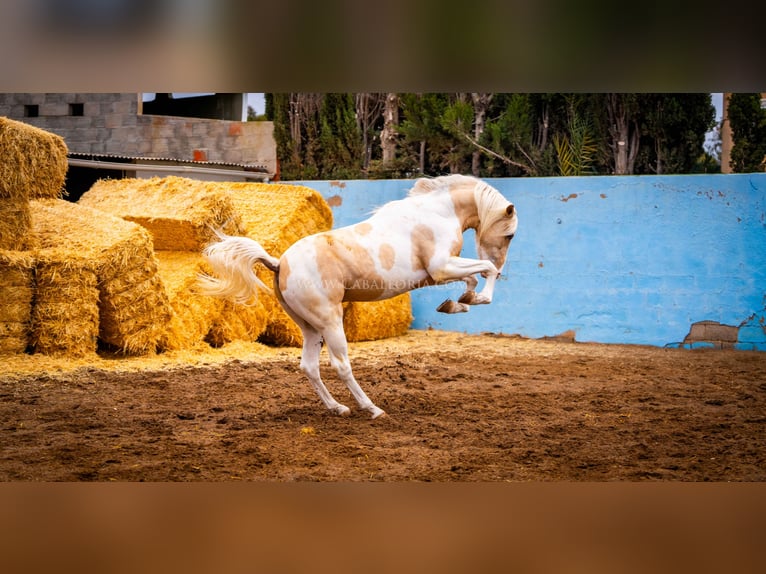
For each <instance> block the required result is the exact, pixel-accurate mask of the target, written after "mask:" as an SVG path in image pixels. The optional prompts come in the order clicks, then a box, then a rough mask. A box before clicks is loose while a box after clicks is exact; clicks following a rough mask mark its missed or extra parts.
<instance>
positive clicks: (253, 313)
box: [156, 251, 268, 350]
mask: <svg viewBox="0 0 766 574" xmlns="http://www.w3.org/2000/svg"><path fill="white" fill-rule="evenodd" d="M156 257H157V261H158V263H159V274H160V277H161V278H162V282H163V284H164V285H165V288H166V291H167V294H168V299H169V301H170V305H171V307H172V309H173V316H172V318H171V320H170V323H169V325H168V327H167V330H166V332H165V334H164V336H163V338H162V342H161V344H160V348H161V349H163V350H179V349H188V348H193V347H196V346H198V345H200V344H202V343H203V342H205V343H207V344H209V345H211V346H213V347H221V346H223V345H225V344H226V343H230V342H231V341H235V340H242V341H255V340H257V339H258V337H259V336H260V334H261V333H262V332H263V330H264V328H265V327H266V322H267V320H268V316H267V314H266V309H265V307H264V305H263V303H261V302H256V303H255V304H254V305H252V306H245V305H237V304H235V303H232V302H231V301H225V300H222V299H217V298H215V297H208V296H206V295H202V294H200V293H199V292H198V291H197V289H196V283H197V276H198V275H199V274H200V273H206V274H209V273H211V271H212V270H211V269H210V267H209V266H208V264H207V262H206V261H205V259H204V258H203V257H202V255H201V254H200V253H194V252H189V251H158V252H157V253H156Z"/></svg>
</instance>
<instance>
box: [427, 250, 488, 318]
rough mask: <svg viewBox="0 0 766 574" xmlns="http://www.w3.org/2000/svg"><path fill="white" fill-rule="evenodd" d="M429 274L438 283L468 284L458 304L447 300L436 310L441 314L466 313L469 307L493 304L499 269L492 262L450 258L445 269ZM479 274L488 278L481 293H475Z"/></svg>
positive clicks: (431, 271)
mask: <svg viewBox="0 0 766 574" xmlns="http://www.w3.org/2000/svg"><path fill="white" fill-rule="evenodd" d="M429 272H430V273H431V277H433V278H434V279H435V280H436V282H437V283H450V282H452V281H465V283H466V291H465V293H463V295H461V296H460V299H459V300H458V302H455V301H452V300H451V299H447V300H446V301H444V303H442V304H441V305H439V306H438V307H437V308H436V310H437V311H438V312H440V313H465V312H466V311H468V309H469V307H468V305H482V304H487V303H491V302H492V293H493V290H494V285H495V279H496V278H497V276H498V275H499V273H498V271H497V268H496V267H495V266H494V264H493V263H492V262H491V261H487V260H485V259H465V258H463V257H450V258H449V259H448V260H447V262H446V264H445V265H444V266H443V267H441V268H439V269H433V270H429ZM477 273H481V274H482V275H484V276H485V277H486V278H487V281H486V283H485V285H484V288H483V289H482V290H481V292H480V293H476V291H475V289H476V286H477V285H478V283H479V280H478V279H476V277H475V275H476V274H477Z"/></svg>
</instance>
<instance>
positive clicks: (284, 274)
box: [277, 257, 290, 291]
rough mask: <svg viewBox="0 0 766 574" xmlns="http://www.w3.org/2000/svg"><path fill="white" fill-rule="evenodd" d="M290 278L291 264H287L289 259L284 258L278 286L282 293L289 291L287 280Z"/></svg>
mask: <svg viewBox="0 0 766 574" xmlns="http://www.w3.org/2000/svg"><path fill="white" fill-rule="evenodd" d="M288 277H290V264H289V263H288V262H287V258H286V257H284V258H282V261H280V262H279V272H278V275H277V285H278V286H279V290H280V291H284V290H285V289H287V279H288Z"/></svg>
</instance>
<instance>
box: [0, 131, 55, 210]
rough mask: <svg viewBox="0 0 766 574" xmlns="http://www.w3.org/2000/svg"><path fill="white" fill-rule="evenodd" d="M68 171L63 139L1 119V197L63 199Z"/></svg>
mask: <svg viewBox="0 0 766 574" xmlns="http://www.w3.org/2000/svg"><path fill="white" fill-rule="evenodd" d="M66 172H67V147H66V144H65V143H64V140H63V138H61V137H60V136H57V135H56V134H52V133H50V132H47V131H45V130H41V129H40V128H36V127H34V126H31V125H28V124H25V123H22V122H17V121H15V120H10V119H8V118H5V117H0V198H2V199H16V200H24V201H26V200H29V199H35V198H58V197H61V194H62V192H63V186H64V179H65V178H66Z"/></svg>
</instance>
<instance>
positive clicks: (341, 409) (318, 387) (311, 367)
mask: <svg viewBox="0 0 766 574" xmlns="http://www.w3.org/2000/svg"><path fill="white" fill-rule="evenodd" d="M300 327H301V331H303V353H302V354H301V370H302V371H303V372H304V373H305V375H306V377H307V378H308V380H309V382H310V383H311V386H312V387H313V388H314V390H315V391H316V393H317V394H318V395H319V398H320V399H322V402H323V403H324V405H325V406H326V407H327V408H328V409H329V410H331V411H332V412H334V413H336V414H339V415H347V414H349V412H350V410H349V408H348V407H347V406H346V405H342V404H340V403H339V402H338V401H336V400H335V399H334V398H333V396H332V395H331V394H330V391H328V390H327V387H326V386H325V384H324V383H323V382H322V378H321V377H320V376H319V354H320V353H321V351H322V336H321V335H320V334H319V332H318V331H317V330H316V329H314V328H313V327H312V326H310V325H305V324H304V325H300Z"/></svg>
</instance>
